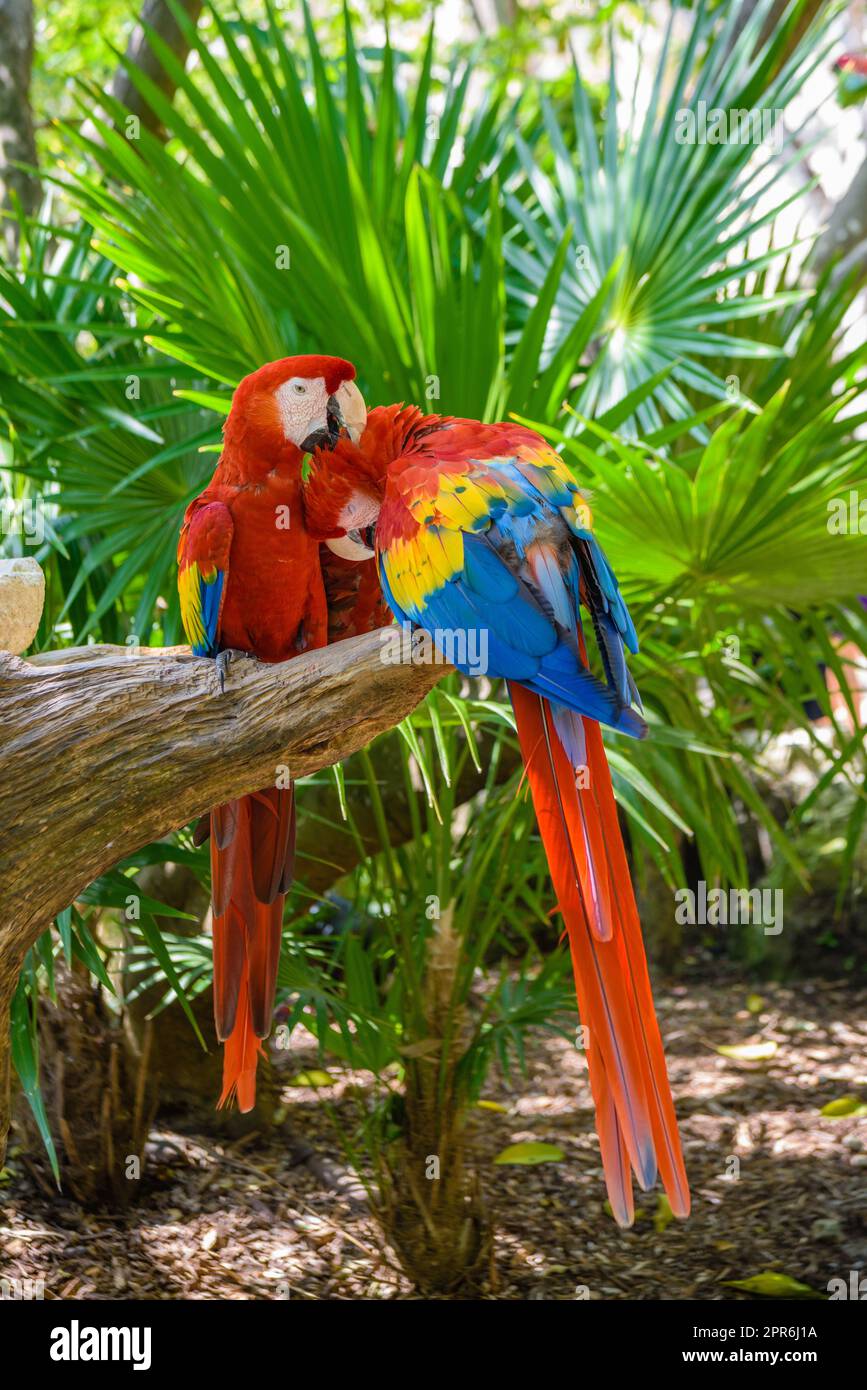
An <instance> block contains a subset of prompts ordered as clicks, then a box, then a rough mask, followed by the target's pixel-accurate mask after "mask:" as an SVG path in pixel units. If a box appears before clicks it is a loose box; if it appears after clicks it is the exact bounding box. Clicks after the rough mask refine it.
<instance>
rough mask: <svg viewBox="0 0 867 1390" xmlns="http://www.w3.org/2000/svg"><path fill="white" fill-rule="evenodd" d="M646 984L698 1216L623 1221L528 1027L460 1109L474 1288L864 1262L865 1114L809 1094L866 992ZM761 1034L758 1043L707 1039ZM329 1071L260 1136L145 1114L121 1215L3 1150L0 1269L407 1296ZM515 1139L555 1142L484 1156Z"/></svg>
mask: <svg viewBox="0 0 867 1390" xmlns="http://www.w3.org/2000/svg"><path fill="white" fill-rule="evenodd" d="M658 1003H659V1013H660V1019H661V1025H662V1031H663V1036H664V1038H665V1041H666V1051H667V1055H668V1059H669V1069H670V1073H671V1079H672V1086H673V1090H674V1094H675V1100H676V1104H677V1111H678V1115H679V1117H680V1121H681V1130H682V1134H683V1138H684V1145H685V1156H686V1165H687V1169H688V1172H689V1175H690V1180H691V1185H692V1192H693V1214H692V1216H691V1218H690V1220H689V1221H688V1222H686V1223H682V1222H679V1221H673V1220H670V1219H668V1220H667V1219H666V1218H667V1213H666V1211H665V1208H664V1206H663V1205H661V1204H660V1202H659V1199H658V1196H657V1195H656V1194H655V1193H651V1194H637V1200H639V1201H640V1208H641V1210H640V1214H639V1215H638V1216H637V1219H636V1223H635V1226H634V1227H633V1228H632V1229H631V1230H629V1231H621V1230H619V1229H618V1227H617V1226H616V1225H615V1224H614V1222H613V1221H612V1220H611V1218H610V1216H608V1215H607V1213H606V1211H605V1208H604V1200H605V1193H604V1188H603V1185H602V1178H601V1169H600V1164H599V1151H598V1143H597V1140H596V1136H595V1133H594V1130H593V1124H592V1117H591V1108H590V1102H589V1092H588V1088H587V1083H586V1075H585V1072H584V1070H583V1065H582V1062H581V1059H580V1054H578V1053H577V1051H576V1049H575V1048H573V1047H571V1046H570V1045H569V1043H568V1042H567V1041H565V1040H564V1039H561V1038H557V1037H542V1038H539V1039H537V1040H536V1041H535V1042H534V1043H533V1045H532V1047H531V1048H530V1049H529V1052H528V1072H527V1075H526V1077H520V1076H515V1077H513V1078H512V1082H511V1084H510V1085H506V1084H505V1083H504V1082H503V1081H502V1080H500V1081H498V1080H497V1079H496V1078H495V1077H492V1078H491V1080H490V1083H489V1085H488V1087H487V1089H486V1092H485V1096H486V1097H487V1099H488V1100H489V1101H492V1102H494V1103H495V1105H496V1106H497V1107H504V1108H502V1109H500V1108H493V1109H491V1108H481V1109H478V1110H477V1111H476V1112H475V1113H474V1116H473V1122H472V1134H471V1143H472V1153H473V1158H474V1161H475V1163H476V1165H477V1167H478V1169H479V1171H480V1172H481V1175H482V1180H483V1187H484V1191H485V1194H486V1198H487V1201H488V1205H489V1207H490V1210H491V1212H492V1214H493V1216H494V1220H495V1223H496V1231H497V1234H496V1245H495V1259H494V1262H493V1266H492V1271H491V1278H490V1283H489V1285H488V1286H487V1287H486V1288H485V1289H484V1290H483V1291H482V1293H481V1295H480V1296H481V1297H483V1298H491V1299H528V1298H529V1299H556V1300H560V1299H575V1298H577V1297H588V1296H589V1297H590V1298H592V1299H731V1298H745V1297H749V1296H750V1295H749V1294H748V1293H744V1292H740V1291H738V1290H736V1289H735V1288H733V1287H732V1286H731V1281H735V1280H745V1279H750V1278H752V1277H754V1276H757V1275H760V1274H763V1273H764V1274H767V1273H768V1272H770V1273H774V1274H776V1275H778V1276H784V1277H787V1278H788V1279H793V1280H797V1281H798V1283H800V1284H803V1285H805V1286H807V1287H808V1288H809V1289H812V1290H814V1291H815V1292H816V1293H818V1294H819V1295H821V1296H824V1297H827V1296H828V1285H829V1281H831V1280H832V1279H835V1278H837V1279H843V1280H845V1281H846V1283H847V1285H848V1283H849V1279H850V1272H851V1271H852V1270H858V1271H860V1274H861V1276H863V1274H864V1273H865V1272H867V1118H858V1117H856V1116H854V1115H850V1116H844V1117H838V1118H832V1117H826V1116H823V1115H822V1114H821V1113H820V1112H821V1109H822V1107H823V1106H825V1105H827V1104H828V1103H829V1102H833V1101H838V1100H840V1098H841V1097H844V1096H847V1095H853V1094H854V1095H858V1096H859V1097H860V1098H861V1100H862V1101H867V990H863V989H859V990H856V989H855V988H854V987H852V986H846V985H840V984H839V983H835V984H827V983H823V982H821V981H820V982H817V983H816V984H799V985H791V986H780V985H761V986H758V987H757V993H756V994H755V995H748V992H747V990H746V989H745V987H744V986H743V984H734V983H732V984H724V985H720V984H719V983H715V984H713V985H709V984H707V983H702V982H691V983H689V984H680V985H674V986H668V987H662V988H661V989H660V990H659V991H658ZM756 1042H760V1043H761V1044H763V1045H764V1047H763V1052H764V1053H766V1054H767V1055H766V1056H764V1057H763V1059H762V1060H760V1061H749V1060H746V1058H744V1057H742V1056H741V1057H738V1056H725V1055H721V1054H720V1053H719V1052H718V1051H717V1049H718V1048H719V1047H720V1046H721V1045H722V1046H727V1047H731V1046H734V1047H736V1048H738V1047H742V1046H743V1045H745V1044H751V1043H756ZM283 1065H285V1066H287V1068H289V1069H291V1075H293V1076H295V1075H296V1074H297V1072H298V1070H300V1068H301V1067H303V1066H308V1067H316V1066H317V1065H318V1064H317V1062H316V1058H315V1051H314V1049H313V1048H312V1047H311V1048H309V1049H308V1048H304V1049H295V1050H291V1049H290V1052H289V1055H288V1056H284V1058H283ZM329 1072H330V1075H331V1076H332V1078H333V1079H334V1084H333V1085H332V1086H330V1087H329V1088H328V1090H327V1091H325V1090H323V1089H320V1090H314V1089H312V1088H305V1087H298V1086H291V1087H289V1086H287V1087H286V1088H285V1090H284V1093H283V1101H284V1107H285V1119H283V1121H282V1123H281V1124H280V1125H278V1126H277V1127H276V1128H275V1129H274V1130H273V1131H272V1132H271V1133H270V1134H269V1135H267V1136H261V1135H256V1134H254V1135H252V1136H251V1135H248V1136H245V1138H244V1139H242V1140H240V1141H234V1142H233V1141H229V1140H226V1139H215V1138H214V1137H213V1136H211V1137H209V1136H207V1135H206V1134H190V1133H183V1134H181V1133H178V1132H175V1131H173V1130H171V1129H168V1128H164V1127H160V1128H159V1129H157V1130H154V1132H153V1133H152V1135H151V1139H150V1142H149V1145H148V1152H147V1166H146V1170H145V1175H144V1177H143V1179H142V1188H141V1191H140V1193H139V1196H138V1200H137V1202H136V1203H135V1205H134V1206H131V1207H129V1208H128V1209H127V1210H126V1211H125V1212H123V1213H122V1214H114V1215H113V1214H109V1213H108V1212H101V1213H96V1214H94V1213H89V1212H85V1211H83V1210H82V1209H81V1207H80V1206H79V1205H78V1204H77V1203H75V1202H73V1201H71V1200H69V1199H68V1198H60V1197H53V1198H51V1197H49V1196H48V1195H47V1193H46V1192H45V1191H43V1190H41V1189H40V1187H39V1185H37V1184H36V1183H35V1182H34V1180H33V1177H32V1175H31V1174H30V1173H29V1172H28V1171H27V1170H26V1168H25V1167H24V1166H23V1165H22V1164H21V1161H20V1158H18V1159H17V1158H16V1157H15V1156H14V1152H13V1157H12V1159H11V1160H10V1166H9V1168H8V1169H7V1170H6V1173H5V1175H4V1177H5V1183H4V1188H3V1189H2V1208H0V1279H2V1278H9V1279H13V1278H18V1279H30V1280H43V1281H44V1289H45V1297H46V1298H87V1299H128V1298H146V1299H167V1298H196V1299H226V1298H230V1299H248V1298H251V1299H252V1298H275V1297H284V1298H287V1297H288V1298H301V1299H364V1298H368V1299H369V1298H375V1299H388V1298H412V1297H416V1296H417V1295H414V1294H413V1292H412V1290H411V1289H410V1287H409V1285H408V1283H407V1281H406V1280H405V1278H404V1277H403V1275H402V1274H401V1273H400V1272H399V1270H398V1269H397V1267H396V1264H395V1261H394V1257H393V1255H392V1254H391V1253H390V1252H389V1251H388V1250H387V1249H383V1248H382V1246H381V1243H380V1241H379V1237H378V1233H377V1228H376V1226H375V1223H374V1222H373V1221H372V1219H371V1217H370V1215H369V1213H368V1211H367V1207H366V1205H365V1202H364V1197H363V1191H362V1189H360V1187H359V1186H358V1184H357V1182H356V1181H355V1180H354V1179H353V1178H352V1177H351V1175H350V1174H348V1173H347V1172H346V1170H345V1169H344V1168H343V1165H342V1159H341V1145H340V1142H339V1138H338V1134H337V1125H345V1126H346V1127H347V1128H350V1127H351V1126H352V1125H353V1124H354V1122H355V1115H356V1106H355V1102H354V1101H353V1097H352V1090H353V1087H354V1088H356V1089H357V1088H358V1086H359V1083H360V1080H361V1079H360V1078H359V1076H358V1074H356V1075H355V1076H354V1077H353V1078H352V1079H351V1081H350V1078H349V1076H348V1074H341V1072H340V1070H339V1068H335V1067H330V1068H329ZM286 1074H287V1080H288V1078H289V1075H290V1071H287V1073H286ZM362 1084H363V1080H362ZM325 1097H327V1102H325V1103H324V1098H325ZM281 1113H282V1112H281ZM163 1123H164V1122H163V1121H160V1125H161V1126H162V1125H163ZM523 1140H536V1141H541V1142H544V1143H546V1144H552V1145H555V1146H557V1147H558V1148H559V1149H561V1150H562V1151H563V1154H564V1157H563V1158H562V1159H561V1160H559V1161H556V1162H546V1163H542V1164H538V1165H537V1166H533V1167H528V1166H521V1167H515V1166H495V1165H494V1163H493V1160H494V1158H495V1156H496V1155H497V1154H498V1153H499V1152H500V1151H501V1150H502V1149H503V1148H505V1147H506V1146H507V1145H510V1144H514V1143H518V1142H521V1141H523ZM311 1150H312V1153H313V1159H312V1161H311ZM341 1173H342V1175H343V1176H342V1177H341V1176H340V1175H341ZM777 1296H778V1297H779V1296H780V1294H779V1293H778V1294H777ZM783 1296H786V1294H785V1293H784V1294H783Z"/></svg>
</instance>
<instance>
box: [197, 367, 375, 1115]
mask: <svg viewBox="0 0 867 1390" xmlns="http://www.w3.org/2000/svg"><path fill="white" fill-rule="evenodd" d="M354 376H355V368H354V367H353V366H352V364H351V363H350V362H345V361H343V359H342V358H339V357H318V356H301V357H285V358H282V359H281V360H280V361H278V362H269V363H268V364H267V365H266V366H264V367H260V368H259V370H258V371H256V372H253V373H252V374H251V375H250V376H248V377H245V378H244V380H243V381H242V382H241V384H240V385H239V386H238V388H237V390H236V391H235V394H234V396H233V398H232V407H231V411H230V413H229V416H228V418H227V420H226V424H225V428H224V430H223V449H222V452H221V454H220V458H219V462H218V464H217V467H216V470H215V472H214V476H213V478H212V479H211V482H210V483H209V484H208V486H207V488H206V489H205V491H204V492H203V493H202V494H201V495H200V496H199V497H197V498H196V499H195V501H193V502H191V503H190V505H189V507H188V508H187V510H186V513H185V515H184V523H183V527H182V529H181V535H180V541H179V543H178V589H179V593H180V602H181V619H182V621H183V625H184V630H185V631H186V634H187V637H188V639H189V642H190V645H191V646H192V649H193V651H194V652H195V653H196V655H197V656H213V657H216V659H217V664H218V669H219V674H220V682H221V686H222V681H223V677H224V673H225V667H226V663H227V660H228V658H229V656H230V655H231V652H232V651H239V652H244V653H250V654H252V655H254V656H256V657H258V659H259V660H260V661H268V662H275V661H286V660H287V659H288V658H290V657H294V656H297V655H298V653H299V652H303V651H305V650H307V649H309V648H312V647H322V646H324V645H325V644H326V642H327V640H328V626H327V623H328V619H327V612H326V596H325V589H324V586H323V580H322V572H321V568H320V560H319V545H318V542H317V541H315V540H314V539H313V538H312V537H311V536H310V535H309V533H308V531H307V530H306V528H305V526H304V513H303V508H302V504H301V474H302V463H303V459H304V454H305V452H307V451H309V450H311V449H313V448H314V447H316V445H317V444H326V443H333V442H334V441H335V440H336V439H337V437H338V433H339V431H340V429H341V428H342V427H343V426H344V424H345V425H346V427H347V428H348V429H349V431H350V432H351V433H352V434H353V435H354V436H355V437H356V438H358V437H359V436H360V433H361V430H362V428H363V425H364V416H365V413H366V412H365V411H364V402H363V401H362V399H361V394H360V392H359V391H358V388H357V387H356V386H355V385H354V383H353V378H354ZM337 563H345V562H337ZM366 568H368V569H370V570H371V571H372V569H373V567H372V566H367V567H366ZM374 580H375V575H374ZM210 837H211V906H212V914H213V941H214V1021H215V1025H216V1031H217V1037H218V1038H219V1040H220V1041H221V1042H224V1043H225V1050H224V1056H223V1090H222V1094H221V1096H220V1102H219V1103H220V1104H221V1105H224V1104H226V1103H228V1102H229V1101H230V1100H231V1099H232V1097H233V1096H235V1095H237V1100H238V1105H239V1107H240V1109H241V1110H242V1111H243V1110H250V1109H252V1107H253V1105H254V1104H255V1101H256V1063H257V1058H258V1054H259V1052H260V1051H261V1041H260V1040H261V1039H262V1038H265V1037H267V1036H268V1033H269V1032H270V1031H271V1015H272V1012H273V1006H274V991H275V987H276V977H277V963H278V958H279V953H280V935H281V928H282V922H283V902H284V896H285V893H286V890H287V888H288V887H289V884H290V883H291V880H292V865H293V858H294V844H295V808H294V797H293V790H292V787H291V785H290V786H289V787H288V788H281V787H278V786H276V785H275V786H271V787H265V788H264V789H263V790H262V791H259V792H255V793H253V795H251V796H244V797H241V798H240V799H238V800H236V801H229V802H227V803H226V804H225V805H224V806H217V807H215V808H214V810H212V811H211V814H210Z"/></svg>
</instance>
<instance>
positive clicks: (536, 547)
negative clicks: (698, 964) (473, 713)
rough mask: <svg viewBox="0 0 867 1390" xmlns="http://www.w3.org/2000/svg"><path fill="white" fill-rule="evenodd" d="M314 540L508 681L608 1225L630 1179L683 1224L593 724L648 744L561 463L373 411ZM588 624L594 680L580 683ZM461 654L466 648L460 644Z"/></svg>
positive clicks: (619, 604)
mask: <svg viewBox="0 0 867 1390" xmlns="http://www.w3.org/2000/svg"><path fill="white" fill-rule="evenodd" d="M304 503H305V511H306V516H307V524H308V526H309V527H310V529H311V530H312V531H314V532H315V533H316V534H318V535H320V536H321V537H322V538H323V539H325V540H327V542H328V544H329V545H330V546H331V547H332V548H333V549H334V550H335V551H336V552H337V553H338V554H340V555H342V556H344V557H346V558H352V559H356V560H361V559H363V558H365V557H369V556H370V555H372V554H373V553H375V555H376V560H377V565H378V569H379V577H380V581H381V584H382V589H383V593H384V594H385V597H386V599H387V600H388V603H389V605H390V607H391V610H392V612H393V613H394V615H395V617H396V618H397V620H398V622H402V623H409V624H411V625H413V626H420V627H422V628H425V629H426V630H427V631H428V632H429V633H430V634H431V636H432V637H433V639H434V641H435V643H436V645H437V646H438V647H439V648H440V649H441V650H443V651H444V652H445V654H447V655H448V658H449V660H451V661H454V663H455V664H456V665H457V666H458V667H459V669H461V670H463V671H464V672H465V673H466V674H479V662H478V660H477V659H474V660H473V662H472V664H470V662H469V660H463V659H462V653H463V655H464V656H466V655H467V654H468V652H469V650H470V643H469V640H468V639H473V648H472V649H473V652H474V656H475V658H478V657H479V655H480V653H484V654H485V655H486V662H485V665H486V674H487V675H489V676H491V677H503V678H505V680H506V681H507V682H508V689H509V694H510V696H511V700H512V705H513V708H514V712H515V718H516V721H517V728H518V738H519V741H520V745H521V750H522V754H523V758H524V762H525V765H526V770H527V778H528V781H529V785H530V790H531V794H532V797H533V803H534V806H535V810H536V815H537V818H538V822H539V829H540V832H541V835H542V840H543V843H544V846H545V850H546V854H547V858H548V864H549V868H550V871H551V878H552V880H553V883H554V888H555V891H556V894H557V903H558V907H559V910H560V912H561V914H562V916H563V918H564V921H565V924H566V930H567V933H568V937H569V942H570V947H571V952H572V961H573V967H574V974H575V984H576V992H577V996H578V1006H579V1012H580V1016H581V1020H582V1023H583V1024H584V1028H585V1038H586V1055H587V1065H588V1074H589V1081H590V1087H591V1091H592V1095H593V1099H594V1103H595V1107H596V1127H597V1131H598V1134H599V1143H600V1148H601V1154H602V1162H603V1167H604V1171H605V1179H606V1184H607V1187H608V1194H609V1198H610V1202H611V1207H612V1210H613V1213H614V1216H615V1218H616V1220H617V1221H618V1222H619V1224H620V1225H623V1226H628V1225H630V1224H631V1222H632V1220H633V1217H634V1206H633V1193H632V1180H631V1175H630V1166H631V1168H632V1169H633V1170H634V1172H635V1174H636V1176H637V1178H638V1182H639V1184H640V1186H641V1187H642V1188H645V1189H646V1188H648V1187H650V1186H651V1185H652V1184H653V1182H654V1181H655V1179H656V1176H657V1172H658V1173H659V1175H660V1176H661V1178H662V1181H663V1183H664V1185H665V1189H666V1192H667V1193H668V1197H669V1200H670V1203H671V1208H672V1211H673V1212H674V1214H675V1215H676V1216H680V1217H684V1216H686V1215H687V1214H688V1212H689V1188H688V1185H687V1179H686V1173H685V1170H684V1166H683V1158H682V1154H681V1146H680V1137H679V1135H678V1130H677V1121H676V1119H675V1114H674V1106H673V1103H672V1099H671V1092H670V1089H669V1083H668V1076H667V1074H666V1069H665V1059H664V1056H663V1050H662V1042H661V1039H660V1035H659V1028H658V1024H657V1021H656V1014H655V1010H654V1007H653V998H652V995H651V989H650V980H649V977H648V972H647V963H646V959H645V953H644V944H643V941H642V937H641V928H640V924H639V920H638V912H637V909H636V905H635V898H634V895H633V891H632V884H631V881H630V875H629V867H628V863H627V859H626V853H625V849H624V845H623V840H622V836H621V832H620V826H619V823H618V818H617V809H616V805H615V801H614V793H613V790H612V784H611V774H610V771H609V768H608V762H607V759H606V756H605V750H604V747H603V743H602V737H601V731H600V727H599V726H600V723H604V724H608V725H610V726H611V727H612V728H614V729H618V730H620V731H621V732H623V733H625V734H629V735H631V736H633V737H639V738H640V737H642V736H643V735H644V734H645V733H646V732H647V726H646V724H645V722H644V720H643V719H642V718H641V716H640V714H639V713H637V712H636V710H635V709H634V708H633V705H635V704H638V703H639V701H638V695H637V691H636V689H635V685H634V683H633V681H632V678H631V676H630V674H629V672H628V671H627V668H626V662H625V659H624V647H628V648H629V650H630V651H633V652H635V651H636V650H637V641H636V636H635V630H634V628H633V625H632V621H631V619H630V617H629V613H628V612H627V609H626V605H625V603H624V602H623V599H622V597H621V595H620V591H619V588H618V585H617V581H616V579H615V576H614V574H613V572H612V570H611V568H610V566H609V564H608V562H607V561H606V559H605V556H604V554H603V553H602V550H601V548H600V546H599V544H598V542H597V540H596V539H595V537H594V535H593V531H592V521H591V517H590V512H589V508H588V506H587V503H586V501H585V500H584V499H583V497H582V496H581V494H580V492H579V490H578V485H577V483H576V482H575V480H574V479H573V477H572V475H571V473H570V471H569V469H568V468H567V467H566V465H565V464H564V462H563V460H562V459H561V458H560V456H559V455H558V454H557V453H555V452H554V451H553V450H552V449H551V448H550V447H549V445H548V444H547V443H546V442H545V441H544V440H543V439H542V438H541V437H540V436H539V435H537V434H535V433H534V432H533V431H531V430H528V429H524V428H523V427H521V426H519V425H514V424H506V423H504V424H494V425H484V424H481V423H479V422H478V421H475V420H457V419H447V418H444V417H436V416H423V415H422V414H421V412H420V411H419V410H417V409H416V408H415V407H409V408H406V409H404V408H402V407H399V406H391V407H388V408H386V409H385V410H374V411H371V412H370V415H369V417H368V428H367V430H366V431H365V432H364V434H363V435H362V437H361V440H360V441H359V443H358V445H357V446H356V445H354V444H353V443H352V442H351V441H348V440H345V439H342V440H341V441H340V442H339V444H338V445H337V447H336V449H334V450H332V451H328V450H320V451H317V453H316V454H315V455H314V465H313V469H312V470H311V474H310V477H309V479H308V481H307V484H306V486H305V493H304ZM579 604H583V606H584V608H585V609H586V611H587V612H588V613H589V616H590V619H591V623H592V628H593V631H594V634H595V638H596V645H597V647H598V651H599V656H600V659H601V666H602V672H603V675H604V679H599V678H597V677H596V676H595V675H594V674H592V673H591V671H590V669H589V664H588V657H587V649H586V646H585V641H584V635H583V632H582V627H581V620H580V616H579ZM461 638H463V639H464V640H463V645H462V643H461Z"/></svg>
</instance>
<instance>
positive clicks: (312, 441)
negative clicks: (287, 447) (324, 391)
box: [301, 396, 346, 454]
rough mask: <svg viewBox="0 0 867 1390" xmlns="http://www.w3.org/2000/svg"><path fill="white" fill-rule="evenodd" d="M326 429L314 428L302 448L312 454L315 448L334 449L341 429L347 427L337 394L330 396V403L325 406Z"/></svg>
mask: <svg viewBox="0 0 867 1390" xmlns="http://www.w3.org/2000/svg"><path fill="white" fill-rule="evenodd" d="M325 420H326V427H325V429H321V428H320V429H318V430H314V431H313V432H312V434H308V436H307V438H306V439H305V440H304V441H303V443H302V445H301V448H302V450H303V451H304V453H306V454H312V452H313V450H314V449H333V448H334V446H335V444H336V443H337V441H338V439H339V438H340V431H341V430H345V429H346V421H345V420H344V418H343V411H342V410H341V409H340V403H339V402H338V400H337V397H336V396H329V397H328V405H327V406H326V408H325Z"/></svg>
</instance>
